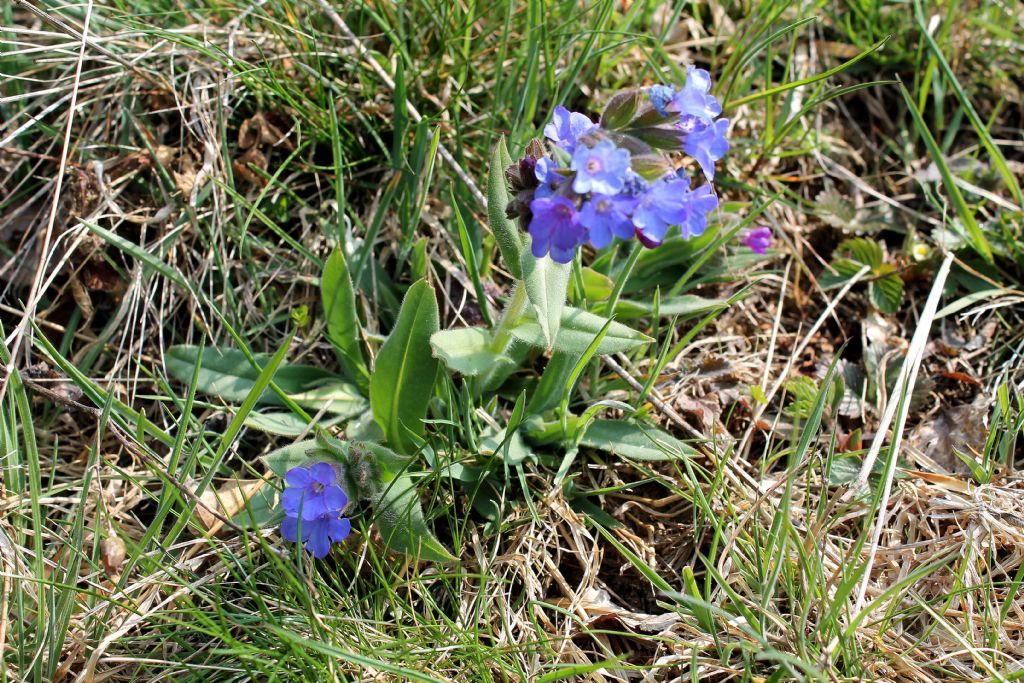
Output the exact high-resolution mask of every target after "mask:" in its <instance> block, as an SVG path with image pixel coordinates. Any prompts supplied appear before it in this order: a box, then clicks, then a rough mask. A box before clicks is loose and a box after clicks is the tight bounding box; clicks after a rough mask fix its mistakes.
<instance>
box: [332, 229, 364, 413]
mask: <svg viewBox="0 0 1024 683" xmlns="http://www.w3.org/2000/svg"><path fill="white" fill-rule="evenodd" d="M320 297H321V299H322V300H323V305H324V315H326V317H327V338H328V340H330V342H331V343H332V344H333V345H334V349H335V351H336V353H337V356H338V361H339V362H340V363H341V367H342V369H344V371H345V374H346V375H347V376H348V378H349V379H351V380H352V381H353V382H355V383H356V385H357V386H358V387H359V388H360V389H362V390H363V392H364V393H365V392H368V391H369V389H370V373H369V371H368V370H367V369H366V360H365V359H364V358H363V349H362V345H361V343H360V338H359V336H360V335H359V329H360V326H359V316H358V315H357V313H356V297H355V292H354V291H353V289H352V278H351V277H350V276H349V272H348V262H347V261H346V260H345V255H344V254H343V253H342V251H341V250H340V249H336V250H335V251H334V253H333V254H331V255H330V257H328V259H327V262H326V263H325V264H324V272H323V275H322V276H321V278H320Z"/></svg>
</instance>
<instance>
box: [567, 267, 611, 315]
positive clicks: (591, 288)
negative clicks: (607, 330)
mask: <svg viewBox="0 0 1024 683" xmlns="http://www.w3.org/2000/svg"><path fill="white" fill-rule="evenodd" d="M580 273H581V274H582V276H583V296H584V298H586V300H587V301H604V300H605V299H607V298H608V297H610V296H611V295H612V290H613V289H615V283H614V282H613V281H612V279H611V278H610V277H608V276H607V275H605V274H604V273H599V272H597V271H596V270H594V269H593V268H591V267H590V266H584V267H583V268H581V269H580ZM576 290H577V287H576V281H575V280H570V281H569V292H571V293H574V294H575V295H577V296H578V295H579V292H577V291H576ZM616 310H618V309H616Z"/></svg>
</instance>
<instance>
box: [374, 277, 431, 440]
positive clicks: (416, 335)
mask: <svg viewBox="0 0 1024 683" xmlns="http://www.w3.org/2000/svg"><path fill="white" fill-rule="evenodd" d="M437 331H438V312H437V298H436V297H435V296H434V289H433V288H432V287H431V286H430V283H428V282H427V281H426V280H420V281H418V282H416V283H414V284H413V285H412V286H411V287H410V288H409V291H408V292H407V293H406V295H405V300H404V301H402V308H401V310H400V311H399V313H398V320H397V321H396V323H395V327H394V329H393V330H392V331H391V334H390V335H389V336H388V340H387V341H386V342H384V345H383V346H382V347H381V349H380V353H379V354H378V355H377V363H376V366H375V367H374V369H373V374H372V376H371V377H370V406H371V408H372V409H373V416H374V419H376V420H377V423H378V424H379V425H380V426H381V429H383V430H384V436H385V439H386V440H387V442H388V444H389V445H390V446H391V447H392V448H394V449H395V450H397V451H398V452H400V453H412V452H413V451H415V450H416V443H415V441H414V439H413V438H412V437H411V436H410V432H411V433H412V434H413V435H417V436H423V434H424V433H425V428H424V425H423V418H425V417H426V415H427V405H428V403H429V401H430V397H431V396H433V395H434V382H435V381H436V379H437V368H438V360H437V359H436V358H434V356H433V354H432V353H431V348H430V337H431V336H432V335H433V334H434V333H435V332H437Z"/></svg>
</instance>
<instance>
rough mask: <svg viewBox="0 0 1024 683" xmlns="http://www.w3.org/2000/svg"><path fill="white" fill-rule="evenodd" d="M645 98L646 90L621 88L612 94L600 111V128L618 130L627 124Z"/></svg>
mask: <svg viewBox="0 0 1024 683" xmlns="http://www.w3.org/2000/svg"><path fill="white" fill-rule="evenodd" d="M645 98H646V92H645V91H644V90H643V89H641V88H634V89H632V90H623V91H621V92H619V93H617V94H615V95H613V96H612V98H611V99H610V100H608V104H606V105H605V107H604V111H603V112H601V128H603V129H604V130H619V129H620V128H625V127H626V126H628V125H629V123H630V121H632V120H633V117H634V116H636V112H637V109H639V108H640V104H641V103H642V102H643V101H644V99H645Z"/></svg>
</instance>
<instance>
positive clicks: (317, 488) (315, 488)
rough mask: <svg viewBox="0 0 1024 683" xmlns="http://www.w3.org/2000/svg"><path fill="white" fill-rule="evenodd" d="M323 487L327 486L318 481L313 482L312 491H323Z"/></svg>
mask: <svg viewBox="0 0 1024 683" xmlns="http://www.w3.org/2000/svg"><path fill="white" fill-rule="evenodd" d="M325 488H327V487H326V486H324V485H323V484H321V483H320V482H318V481H316V482H313V493H323V492H324V489H325Z"/></svg>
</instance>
